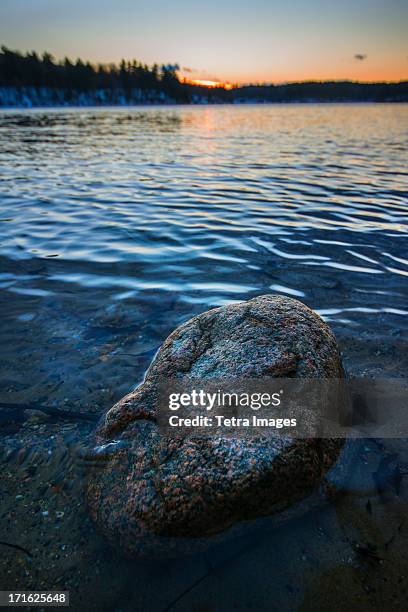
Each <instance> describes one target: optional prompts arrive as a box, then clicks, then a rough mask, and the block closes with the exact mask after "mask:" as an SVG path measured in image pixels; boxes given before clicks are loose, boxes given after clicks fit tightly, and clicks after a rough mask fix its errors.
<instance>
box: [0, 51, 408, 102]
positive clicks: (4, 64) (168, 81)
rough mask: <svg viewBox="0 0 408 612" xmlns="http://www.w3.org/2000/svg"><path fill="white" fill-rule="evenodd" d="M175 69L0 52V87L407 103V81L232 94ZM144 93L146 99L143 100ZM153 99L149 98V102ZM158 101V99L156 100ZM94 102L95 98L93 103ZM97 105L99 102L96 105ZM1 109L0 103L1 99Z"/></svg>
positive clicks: (169, 97) (112, 96)
mask: <svg viewBox="0 0 408 612" xmlns="http://www.w3.org/2000/svg"><path fill="white" fill-rule="evenodd" d="M178 69H179V67H178V66H177V64H167V65H164V64H163V65H160V66H159V65H157V64H153V65H152V66H148V65H147V64H143V63H140V62H138V61H136V60H131V61H125V60H122V61H121V62H120V64H119V65H118V64H97V65H94V64H91V63H90V62H84V61H83V60H81V59H77V60H75V61H72V60H71V59H69V58H67V57H66V58H65V59H63V60H61V61H57V60H55V58H54V57H53V56H52V55H51V54H50V53H43V54H42V55H39V54H38V53H36V52H35V51H32V52H28V53H21V52H19V51H13V50H11V49H8V48H7V47H5V46H2V47H1V49H0V88H15V89H16V90H21V89H24V88H35V89H37V90H41V89H43V88H46V89H47V90H50V91H54V92H57V91H58V92H59V97H58V98H56V99H58V100H60V99H61V92H63V94H64V97H63V99H64V100H66V101H71V100H72V101H75V95H77V94H78V93H83V94H92V92H98V91H103V92H107V93H108V96H107V97H106V98H100V100H103V99H107V100H117V99H118V96H117V92H120V95H121V99H122V100H125V101H128V102H130V103H131V102H134V101H135V91H137V92H147V93H146V96H145V97H143V96H142V97H141V98H140V96H139V99H141V100H143V99H144V100H146V99H155V98H154V96H155V95H156V100H158V101H160V100H162V101H163V102H168V101H174V102H179V103H189V102H215V103H222V102H226V103H228V102H241V103H245V102H297V101H299V102H308V101H327V102H331V101H355V102H360V101H361V102H363V101H373V102H385V101H392V102H408V82H407V81H405V82H400V83H356V82H351V81H342V82H340V81H332V82H312V81H311V82H301V83H288V84H286V85H248V86H241V87H236V88H234V89H232V90H229V91H227V90H225V89H223V88H216V89H209V88H207V87H202V86H196V85H191V84H188V83H181V82H180V81H179V79H178V77H177V71H178ZM147 94H149V95H147ZM152 96H153V98H152ZM160 96H161V98H160ZM95 100H96V101H98V99H97V98H95ZM101 103H102V102H101ZM0 104H1V100H0Z"/></svg>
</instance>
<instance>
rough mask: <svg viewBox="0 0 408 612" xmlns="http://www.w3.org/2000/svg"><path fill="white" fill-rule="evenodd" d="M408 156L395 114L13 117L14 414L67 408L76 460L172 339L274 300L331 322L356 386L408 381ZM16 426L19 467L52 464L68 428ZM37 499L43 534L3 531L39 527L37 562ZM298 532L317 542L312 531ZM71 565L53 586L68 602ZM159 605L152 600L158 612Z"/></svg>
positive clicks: (7, 134) (3, 359) (5, 305)
mask: <svg viewBox="0 0 408 612" xmlns="http://www.w3.org/2000/svg"><path fill="white" fill-rule="evenodd" d="M407 145H408V106H407V105H397V104H393V105H391V104H390V105H370V104H361V105H333V104H332V105H295V104H292V105H276V106H267V105H265V106H263V105H259V106H257V105H248V106H219V107H215V106H214V107H177V106H175V107H162V108H158V107H150V108H148V107H146V108H145V107H138V108H120V109H116V108H115V109H109V108H104V109H63V110H48V109H47V110H33V111H29V110H28V111H27V110H24V111H1V112H0V320H1V321H2V326H1V331H0V345H1V347H2V354H1V356H0V402H3V403H13V404H14V403H16V404H18V405H19V406H20V407H24V406H27V405H28V404H31V405H32V404H33V403H38V402H41V403H43V404H45V405H47V406H50V407H55V408H61V407H65V409H66V410H68V411H71V412H72V414H73V423H69V422H68V423H67V424H65V425H63V428H62V431H63V432H64V431H65V432H67V433H66V436H65V438H64V439H63V443H64V444H65V443H66V442H67V437H68V438H69V439H70V440H71V442H72V441H74V442H76V441H77V440H78V439H80V438H81V436H82V435H83V436H85V435H87V434H88V433H89V428H90V427H91V426H90V425H87V424H86V425H80V424H78V423H77V422H76V421H75V418H76V417H75V415H78V414H79V413H83V412H86V413H91V414H92V415H94V417H95V418H97V416H98V415H100V414H102V413H103V412H104V411H105V410H106V409H107V408H109V407H110V406H111V405H112V404H113V402H115V401H117V400H118V399H119V398H120V397H122V396H123V395H124V394H125V393H127V392H128V391H130V390H131V389H133V388H134V387H135V385H136V384H137V383H138V382H139V381H140V380H141V378H142V376H143V373H144V371H145V370H146V368H147V366H148V365H149V362H150V360H151V358H152V356H153V355H154V353H155V351H156V350H157V349H158V347H159V346H160V344H161V343H162V341H163V340H164V339H165V338H166V336H167V335H168V333H169V332H170V331H172V330H173V329H174V327H176V326H177V325H178V324H180V323H182V322H183V321H185V320H187V319H188V318H190V317H191V316H193V315H194V314H197V313H199V312H202V311H204V310H206V309H208V308H211V307H215V306H219V305H223V304H227V303H231V302H234V301H240V300H244V299H248V298H250V297H254V296H256V295H261V294H264V293H280V294H283V295H289V296H292V297H296V298H298V299H300V300H302V301H303V302H305V303H306V304H308V305H309V306H311V307H312V308H314V309H315V310H317V311H318V312H319V313H320V314H321V315H322V316H323V317H324V318H325V319H326V320H327V321H328V322H329V324H330V325H331V326H332V328H333V330H334V332H335V333H336V336H337V337H338V340H339V343H340V346H341V348H342V351H343V354H344V361H345V364H346V366H347V369H348V371H349V372H350V374H352V375H357V374H358V375H369V376H375V375H382V376H384V375H385V376H399V375H403V376H406V367H407V330H408V299H407V297H408V292H407V280H408V279H407V276H408V249H407V234H408V198H407V194H408V171H407V163H406V162H407ZM21 409H22V408H21ZM10 414H11V413H10ZM16 414H17V417H16V418H15V419H14V417H13V418H11V417H10V416H9V417H7V419H5V424H4V436H5V438H4V440H5V443H6V446H7V448H13V449H14V450H15V452H16V453H18V452H21V449H22V448H24V449H27V448H30V449H31V448H32V447H33V446H35V445H36V444H38V445H40V446H41V445H42V446H41V449H42V451H44V452H45V453H46V454H47V453H48V454H49V455H50V456H52V455H53V453H54V451H55V445H56V442H55V441H56V440H60V438H58V436H60V435H61V424H60V423H48V424H43V423H41V421H40V423H39V424H38V423H37V424H36V425H35V424H33V423H34V422H33V421H32V419H31V420H30V419H28V418H26V417H25V416H23V417H21V414H20V412H18V413H16ZM24 414H25V413H24ZM12 415H14V412H13V413H12ZM0 425H1V423H0ZM33 428H36V429H33ZM81 428H82V429H81ZM87 428H88V429H87ZM0 431H1V430H0ZM51 435H53V436H54V438H55V440H54V443H53V442H52V440H53V439H54V438H52V437H51ZM60 441H61V440H60ZM30 452H31V451H30ZM30 461H31V460H30ZM17 463H18V462H17ZM20 463H21V465H22V466H23V467H24V460H22V461H21V462H20ZM13 465H14V464H13ZM28 467H29V466H28ZM26 468H27V466H26ZM13 469H14V468H13ZM15 469H16V471H15V472H12V474H13V477H14V481H16V480H18V478H17V479H16V478H15V476H16V475H18V474H19V472H18V469H17V468H15ZM55 469H57V468H55V465H54V467H48V468H47V470H48V471H47V470H46V468H45V467H44V471H43V473H42V474H41V473H40V474H39V476H38V478H39V479H40V481H41V482H43V484H44V481H45V482H47V481H50V482H51V481H52V477H51V476H50V474H52V473H54V472H55ZM58 469H60V466H59V465H58ZM49 470H51V472H50V471H49ZM52 470H54V472H53V471H52ZM26 476H27V475H26ZM26 476H25V478H26ZM25 482H26V487H27V486H28V487H29V486H30V485H29V484H27V482H28V483H30V482H31V481H30V480H28V481H27V480H26V481H25ZM40 484H41V483H39V482H37V481H35V480H33V481H32V483H31V489H30V491H31V494H32V495H31V496H32V498H33V499H32V500H29V502H27V503H28V504H29V506H28V507H29V508H31V505H32V504H34V505H33V510H32V513H33V517H34V518H33V519H32V522H31V523H30V522H27V521H28V519H27V518H24V516H25V515H24V514H18V512H19V511H18V510H16V508H15V505H16V504H13V505H12V507H10V512H11V513H13V512H14V513H15V512H17V516H18V517H20V518H19V520H18V521H17V519H15V518H14V519H12V518H9V519H8V523H7V525H6V523H4V524H3V525H4V528H5V529H6V536H7V535H8V537H11V536H10V533H12V531H10V530H12V529H13V525H14V527H15V528H16V529H17V527H18V530H17V532H16V533H17V534H18V533H20V534H21V530H22V528H23V527H22V526H24V529H25V527H26V526H27V525H28V524H30V525H31V526H32V530H31V536H30V535H29V534H27V535H26V536H25V537H26V538H28V540H30V537H31V540H32V541H31V545H32V546H33V545H34V544H35V543H36V544H35V545H36V546H37V547H38V550H39V551H40V549H41V550H42V548H41V542H42V541H43V540H42V538H43V537H44V536H43V535H41V534H44V533H45V532H44V524H43V517H48V516H51V514H50V515H48V514H46V515H43V514H41V513H43V512H50V513H51V512H52V510H51V508H54V506H53V505H52V504H54V497H55V496H54V497H52V493H51V492H50V490H48V489H47V491H48V492H47V494H46V495H45V494H44V492H43V493H42V494H40V495H39V496H38V495H37V493H36V491H37V489H38V488H39V487H40ZM15 493H16V495H18V494H20V493H19V489H18V490H17V489H16V490H15ZM23 495H25V494H24V493H23ZM29 496H30V495H29ZM34 498H35V499H34ZM51 498H52V499H51ZM13 499H14V498H13ZM33 500H34V501H33ZM44 500H46V501H44ZM31 502H32V504H31ZM58 503H59V502H58ZM58 503H57V502H55V504H56V506H55V508H57V509H58V507H59V506H58ZM63 503H65V502H63ZM30 504H31V505H30ZM55 504H54V505H55ZM64 507H65V506H64ZM35 508H37V509H35ZM55 508H54V509H55ZM70 508H71V510H68V509H67V510H64V512H65V514H66V517H67V516H68V514H69V512H70V511H72V505H70ZM55 511H56V512H57V511H58V510H55ZM59 511H60V512H61V510H59ZM26 512H27V513H29V510H27V509H26ZM30 512H31V510H30ZM38 513H40V516H39V518H38V516H37V515H38ZM4 515H6V512H5V513H4ZM7 516H8V515H7ZM11 516H14V517H15V516H16V515H15V514H14V515H13V514H11ZM30 516H31V515H30ZM37 519H38V522H36V521H37ZM30 520H31V519H30ZM46 520H48V519H46ZM72 520H74V517H72ZM322 520H323V519H322ZM57 523H58V521H57ZM58 524H59V523H58ZM16 525H17V527H16ZM54 527H55V524H54V522H53V523H52V529H51V527H50V529H51V531H52V533H54V531H53V529H54ZM88 528H89V529H91V526H89V527H88ZM67 529H68V528H66V529H65V531H64V525H62V527H61V530H62V531H63V532H64V533H67ZM69 529H72V530H73V533H74V528H73V527H72V525H71V527H70V528H69ZM299 529H303V531H301V535H300V536H299V534H298V536H299V537H303V536H304V537H305V538H306V539H307V535H308V534H309V535H310V529H312V526H310V525H309V527H307V528H305V527H299ZM304 529H306V532H305V531H304ZM308 529H309V531H308ZM47 533H48V532H47ZM60 533H61V532H60ZM75 533H76V532H75ZM302 534H303V536H302ZM305 534H306V535H305ZM0 536H2V537H1V539H3V540H4V539H7V537H6V536H4V535H3V534H0ZM16 537H17V536H16ZM47 537H48V536H47ZM95 537H96V536H95ZM274 537H275V536H274ZM288 537H289V536H288ZM339 537H340V536H339ZM66 538H68V539H69V536H68V535H66ZM23 540H24V537H23ZM51 540H52V538H51ZM52 542H54V540H52ZM58 542H59V540H58ZM54 543H55V542H54ZM23 544H24V542H23ZM28 545H29V541H28V542H27V543H26V544H25V546H28ZM62 545H63V544H61V546H62ZM275 545H276V546H278V547H279V546H281V549H282V550H281V554H282V555H284V551H285V549H286V546H285V545H283V543H282V542H281V543H280V544H279V542H276V541H275ZM293 545H294V546H295V544H293ZM52 546H53V545H52ZM52 546H51V547H50V550H51V549H52ZM55 546H56V544H55ZM58 546H59V544H58ZM84 546H85V544H83V545H82V547H81V546H79V547H78V551H79V552H78V554H80V551H81V550H82V548H83V547H84ZM95 546H96V545H95ZM98 546H99V544H98ZM100 546H103V544H101V545H100ZM52 550H53V551H54V552H55V549H52ZM64 550H65V549H64ZM97 550H98V551H99V548H98V549H97ZM103 550H105V549H103ZM343 552H344V551H343ZM343 552H341V554H343ZM298 553H299V555H300V556H301V557H302V554H301V553H300V552H299V551H297V552H296V553H294V552H293V551H292V553H291V554H292V557H290V558H289V560H288V563H289V565H290V563H292V564H293V563H294V560H293V557H294V555H297V554H298ZM38 554H39V555H40V554H42V553H40V552H39V553H38ZM55 554H56V553H55ZM95 554H96V553H95ZM98 554H99V553H98ZM251 554H252V553H251ZM262 554H263V555H265V554H266V553H265V551H264V552H263V553H262ZM325 554H327V555H328V556H329V557H330V554H331V553H330V547H329V548H328V550H327V551H326V553H325ZM339 554H340V553H339ZM344 554H346V553H344ZM58 555H59V557H58V558H59V559H60V557H61V558H63V556H64V555H63V553H61V552H59V553H58ZM72 555H73V553H72V550H71V552H70V559H72ZM103 555H105V556H106V555H108V553H106V552H104V553H103ZM305 555H306V553H305ZM108 556H109V555H108ZM306 556H307V555H306ZM106 558H107V559H108V557H106ZM7 559H8V558H7ZM13 559H14V557H13ZM255 559H256V562H259V563H261V562H263V561H262V560H263V559H264V557H262V555H261V557H259V556H256V555H255ZM7 563H11V561H10V560H9V559H8V560H7ZM38 563H39V567H45V568H47V569H46V571H47V572H48V571H51V570H50V568H49V559H48V557H44V560H43V566H41V563H40V562H38ZM47 563H48V565H47ZM61 563H62V562H61V561H58V560H57V561H56V560H54V561H53V565H52V567H53V568H54V569H55V576H56V577H55V580H57V578H58V576H61V575H62V576H64V581H65V582H64V584H69V581H68V578H66V574H65V573H64V572H63V570H62V569H61ZM67 563H68V562H67ZM78 563H79V561H78ZM106 563H107V564H108V561H106ZM112 563H113V562H112ZM299 563H300V566H301V568H300V569H299V572H300V573H301V572H302V571H303V570H302V567H303V565H302V563H303V561H302V562H299ZM108 566H109V572H111V571H115V570H114V569H112V567H113V568H115V567H116V566H115V564H113V565H109V564H108V565H106V566H105V569H104V570H101V571H100V576H106V572H107V571H108V570H107V569H106V568H107V567H108ZM312 566H313V564H312ZM20 570H21V572H24V571H28V574H27V576H28V575H30V576H31V574H30V572H31V571H32V570H31V569H30V568H29V570H26V569H24V567H20V566H19V565H18V566H17V568H16V569H15V572H16V576H20V574H18V572H19V571H20ZM64 571H65V570H64ZM121 571H122V573H123V575H124V576H127V574H126V571H125V570H123V568H122V570H121ZM166 571H167V570H166ZM183 571H185V568H184V570H183ZM293 571H295V570H293ZM104 572H105V573H104ZM24 575H25V574H24V573H23V574H22V576H23V577H24ZM32 575H34V574H32ZM299 575H300V574H299ZM24 579H25V578H24ZM36 579H37V583H36V584H37V586H38V584H39V583H38V580H40V578H38V576H37V578H36ZM115 579H117V581H118V584H119V582H120V578H119V574H116V578H115ZM194 579H195V578H194V576H193V577H192V578H191V580H192V582H194ZM297 579H299V576H297ZM27 580H28V578H27ZM33 580H34V578H33ZM78 580H79V579H78ZM95 580H96V578H95ZM149 580H150V582H149ZM171 580H173V582H174V576H173V578H171V577H169V584H170V583H171ZM231 580H232V578H231ZM282 580H285V579H284V578H283V579H282ZM146 581H147V582H146V584H150V585H152V584H153V583H152V582H151V576H150V578H148V579H146ZM294 581H295V582H296V576H295V578H294ZM17 584H20V585H21V577H20V582H19V583H17V582H16V585H17ZM29 584H31V583H29ZM32 584H33V586H30V588H34V582H33V583H32ZM44 584H46V582H44ZM53 584H57V583H56V582H54V583H53ZM75 584H76V583H75ZM75 584H73V586H72V588H73V589H74V588H79V587H75ZM120 584H122V583H120ZM291 585H292V586H291V589H295V590H294V591H293V590H292V591H291V590H290V589H288V588H287V585H286V586H285V584H284V583H282V585H281V586H279V587H278V586H276V585H275V586H276V589H277V592H279V593H281V595H280V596H281V600H279V601H287V599H285V597H286V598H288V597H292V599H293V600H295V599H296V597H297V598H298V599H297V600H296V601H298V600H299V597H300V595H299V593H298V591H296V588H297V587H294V586H293V584H292V583H291ZM12 586H14V585H12ZM12 586H10V588H12ZM103 588H104V587H103V581H102V586H101V589H102V591H101V592H103ZM117 588H118V590H119V591H120V592H121V593H122V592H123V590H125V591H126V588H128V587H127V586H126V585H125V586H123V585H122V586H118V587H117ZM140 588H142V586H140ZM154 588H156V587H153V586H151V588H150V590H148V593H149V595H146V592H147V591H146V592H143V593H144V595H143V593H142V595H140V597H141V599H140V601H141V602H142V603H143V602H144V604H146V601H150V603H151V606H152V609H156V608H155V607H154V606H153V603H154V602H156V600H155V599H154V595H153V594H152V593H153V591H154ZM160 588H161V587H160ZM168 588H169V589H170V586H169V587H168ZM212 588H213V589H215V591H214V593H215V595H214V597H216V593H217V588H216V587H215V586H214V584H213V585H212ZM220 588H221V587H220ZM259 588H260V589H261V592H262V587H261V586H259ZM270 588H271V587H270ZM121 589H122V590H121ZM279 589H281V590H282V589H283V590H282V592H281V591H279ZM181 590H182V589H181ZM221 590H222V589H221ZM166 593H167V592H166V591H163V593H162V594H161V596H163V597H164V601H165V600H166V597H167V595H166ZM265 593H266V591H265ZM282 593H283V595H282ZM105 595H106V594H105ZM106 596H107V595H106ZM265 596H266V595H265ZM146 597H147V599H146ZM148 597H150V599H148ZM157 597H158V595H157ZM241 597H242V595H241ZM277 597H278V595H277ZM282 597H283V599H282ZM172 598H173V599H174V597H173V595H172V594H170V593H169V594H168V597H167V600H166V601H170V600H171V599H172ZM251 601H252V600H251ZM266 601H268V600H266ZM152 602H153V603H152ZM156 603H157V602H156ZM156 603H155V605H156ZM162 604H163V605H162ZM98 605H99V606H101V603H100V601H99V604H98ZM106 605H108V604H106ZM109 605H110V604H109ZM161 605H162V607H160V606H161ZM237 605H238V604H237ZM282 605H283V604H282ZM163 606H164V603H163V602H162V603H161V604H160V605H158V608H157V609H164V608H163ZM259 606H260V607H261V608H262V602H261V604H259V605H258V609H259ZM119 608H120V606H119ZM119 608H118V609H119ZM99 609H105V608H103V607H99ZM106 609H114V608H113V607H112V608H109V607H108V608H106ZM121 609H122V608H121ZM123 609H127V608H126V606H124V607H123ZM197 609H198V608H197ZM208 609H213V608H211V607H210V608H208ZM214 609H216V608H214ZM236 609H241V608H239V605H238V607H237V608H236ZM262 609H264V608H262ZM265 609H267V608H265ZM280 609H283V608H282V607H281V608H280ZM288 609H289V608H288Z"/></svg>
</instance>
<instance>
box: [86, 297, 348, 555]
mask: <svg viewBox="0 0 408 612" xmlns="http://www.w3.org/2000/svg"><path fill="white" fill-rule="evenodd" d="M236 377H240V378H259V377H274V378H276V377H278V378H289V377H297V378H309V379H310V378H342V377H344V371H343V367H342V363H341V358H340V354H339V350H338V347H337V344H336V340H335V338H334V336H333V334H332V332H331V330H330V328H329V327H328V326H327V325H326V323H324V321H322V319H321V318H320V317H319V316H318V315H317V314H316V313H315V312H313V311H312V310H311V309H310V308H308V307H307V306H305V305H304V304H302V303H301V302H299V301H297V300H294V299H291V298H287V297H282V296H276V295H264V296H261V297H257V298H254V299H252V300H249V301H247V302H241V303H239V304H233V305H229V306H223V307H221V308H216V309H214V310H210V311H208V312H204V313H203V314H200V315H198V316H196V317H194V318H192V319H191V320H189V321H187V322H186V323H185V324H183V325H181V326H180V327H178V328H177V329H176V330H175V331H174V332H173V333H172V334H170V336H169V337H168V338H167V339H166V340H165V342H164V343H163V345H162V347H161V349H160V350H159V352H158V353H157V355H156V356H155V358H154V360H153V362H152V364H151V365H150V367H149V369H148V371H147V373H146V376H145V379H144V381H143V383H142V384H141V385H140V386H139V387H138V388H137V389H136V390H135V391H134V392H132V393H130V394H129V395H127V396H126V397H124V398H123V399H122V400H121V401H119V402H118V403H117V404H116V405H115V406H113V408H111V409H110V410H109V411H108V413H107V414H106V415H105V417H104V418H103V420H102V422H101V424H100V426H99V427H98V429H97V432H96V437H95V440H94V444H93V445H92V448H91V449H90V450H89V451H88V452H87V459H88V462H89V464H90V467H89V473H88V481H87V496H88V503H89V509H90V513H91V516H92V517H93V519H94V521H95V522H96V524H97V526H98V527H99V529H100V530H101V531H102V532H103V533H104V534H105V535H106V536H107V537H108V538H109V540H110V541H111V542H112V543H113V544H115V545H116V546H118V547H120V548H121V549H122V550H123V551H124V552H125V553H127V554H129V555H131V556H143V557H151V558H159V557H172V556H173V557H174V556H177V555H180V554H184V553H192V552H197V551H200V550H203V549H205V548H207V547H208V546H210V545H211V544H213V543H217V542H220V541H223V540H225V539H226V538H229V537H233V536H235V535H237V534H240V533H243V532H244V531H245V530H246V529H248V527H251V526H252V525H254V524H257V521H258V522H259V521H260V520H262V519H265V517H271V516H272V517H289V516H291V513H292V508H293V507H295V506H296V505H299V502H301V501H302V500H305V499H307V498H309V497H310V496H311V495H312V494H313V493H314V492H315V491H316V490H317V489H318V488H319V486H320V485H321V483H322V481H323V479H324V477H325V475H326V473H327V471H328V470H329V468H330V467H331V466H333V465H334V464H335V463H336V461H337V459H338V457H339V452H340V450H341V447H342V441H341V440H332V439H296V438H291V437H289V436H281V437H251V436H250V437H240V436H224V435H209V436H184V437H168V436H163V435H161V432H160V431H159V428H158V424H157V419H156V410H157V405H158V399H159V391H158V389H159V385H160V382H161V381H163V380H166V379H171V378H173V379H174V378H183V379H184V380H186V379H187V380H188V379H189V378H190V379H191V380H197V379H200V380H210V379H228V378H236Z"/></svg>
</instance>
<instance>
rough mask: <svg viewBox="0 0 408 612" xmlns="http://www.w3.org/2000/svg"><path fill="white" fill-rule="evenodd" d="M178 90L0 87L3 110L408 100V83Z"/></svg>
mask: <svg viewBox="0 0 408 612" xmlns="http://www.w3.org/2000/svg"><path fill="white" fill-rule="evenodd" d="M179 87H180V89H178V90H177V91H176V92H175V93H169V92H166V91H164V90H162V89H160V88H154V89H147V88H132V89H124V88H121V87H116V88H108V89H93V88H83V89H72V88H70V89H67V88H54V87H42V86H38V87H35V86H21V87H17V86H0V108H42V107H44V108H51V107H58V108H71V107H81V108H86V107H99V106H100V107H108V106H117V107H126V106H146V105H149V106H163V105H175V104H182V105H218V104H233V105H236V104H251V103H252V104H253V103H256V104H289V103H292V104H321V103H337V104H339V103H384V102H385V103H406V102H408V81H407V82H401V83H371V84H370V83H353V82H351V81H346V82H323V83H319V82H314V83H312V82H310V83H289V84H287V85H253V86H252V85H251V86H245V87H239V88H235V89H232V90H225V89H221V88H216V89H214V88H213V89H209V88H205V87H198V86H193V85H182V84H179Z"/></svg>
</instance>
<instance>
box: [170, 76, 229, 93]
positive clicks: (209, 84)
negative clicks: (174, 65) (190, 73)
mask: <svg viewBox="0 0 408 612" xmlns="http://www.w3.org/2000/svg"><path fill="white" fill-rule="evenodd" d="M179 80H180V83H187V84H188V85H197V86H198V87H209V88H210V89H215V88H217V87H219V88H221V89H227V90H230V89H232V88H233V85H231V83H222V82H221V81H211V80H208V79H188V78H187V77H180V79H179Z"/></svg>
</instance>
